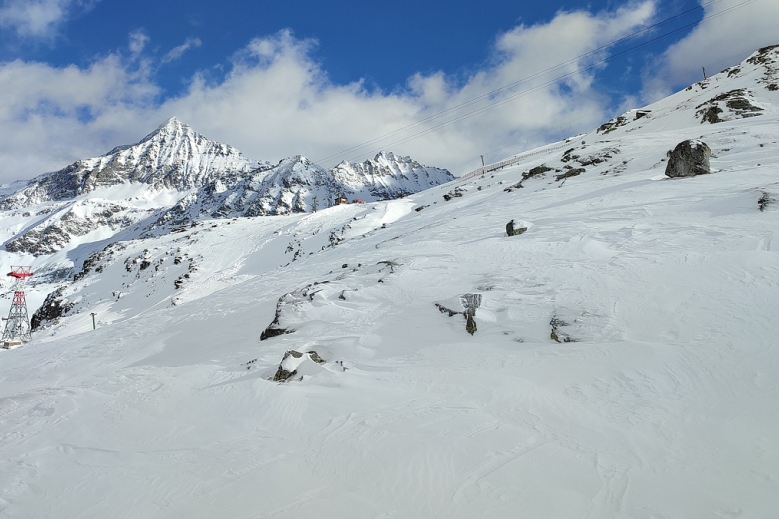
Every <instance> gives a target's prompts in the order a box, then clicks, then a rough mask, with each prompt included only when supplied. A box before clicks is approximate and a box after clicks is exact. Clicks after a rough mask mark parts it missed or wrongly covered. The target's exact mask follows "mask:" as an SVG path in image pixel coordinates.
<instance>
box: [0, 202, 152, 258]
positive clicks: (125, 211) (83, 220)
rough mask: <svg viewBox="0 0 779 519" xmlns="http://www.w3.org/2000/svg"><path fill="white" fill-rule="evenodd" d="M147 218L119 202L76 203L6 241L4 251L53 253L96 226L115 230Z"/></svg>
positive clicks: (143, 212) (34, 253)
mask: <svg viewBox="0 0 779 519" xmlns="http://www.w3.org/2000/svg"><path fill="white" fill-rule="evenodd" d="M148 215H149V211H144V210H140V209H137V208H133V207H129V206H127V205H125V204H122V203H118V204H115V203H111V202H108V201H105V200H102V201H101V200H85V201H78V202H75V203H73V204H71V205H70V206H69V207H68V209H66V210H65V211H59V212H57V213H55V214H54V215H53V216H51V217H49V218H46V219H45V220H43V222H41V223H40V224H38V225H36V226H34V227H32V228H30V229H28V230H27V231H26V232H24V233H23V234H21V235H18V236H17V237H15V238H14V239H12V240H10V241H8V242H7V243H6V244H5V249H6V250H7V251H8V252H17V253H29V254H32V255H34V256H41V255H45V254H54V253H55V252H57V251H58V250H61V249H62V248H64V247H65V246H66V245H67V244H68V243H70V241H71V240H72V239H73V238H74V237H79V236H85V235H86V234H89V233H90V232H92V231H94V230H96V229H98V228H100V227H107V228H109V229H111V230H112V231H117V230H120V229H123V228H125V227H128V226H130V225H132V224H134V223H136V222H137V221H139V220H141V219H142V218H144V217H145V216H148Z"/></svg>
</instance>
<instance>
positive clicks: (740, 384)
mask: <svg viewBox="0 0 779 519" xmlns="http://www.w3.org/2000/svg"><path fill="white" fill-rule="evenodd" d="M761 66H762V64H761ZM758 72H759V73H760V74H762V73H763V72H762V69H761V68H760V67H758V66H757V65H755V66H754V67H753V68H752V69H748V68H747V67H746V66H744V70H742V71H740V72H739V73H735V74H730V76H728V75H727V74H725V73H723V74H721V75H719V76H715V77H714V78H710V80H708V82H706V83H705V87H702V86H701V84H698V85H696V86H695V87H694V88H693V89H691V90H689V91H683V92H680V93H679V94H676V95H675V96H672V97H671V98H668V99H666V100H664V101H661V102H659V103H657V104H655V105H653V106H650V107H648V109H650V110H651V114H650V115H647V116H644V117H642V118H636V119H634V118H633V116H632V115H630V117H628V118H626V119H625V120H624V121H622V122H621V123H620V122H619V121H615V124H614V127H613V128H611V129H608V128H604V129H602V130H600V131H597V132H596V131H594V132H591V133H589V134H587V135H584V136H582V137H579V138H577V139H576V140H572V141H571V142H570V143H569V144H570V147H569V146H568V145H566V146H562V147H559V146H558V147H552V148H550V151H549V152H548V153H542V154H533V155H532V156H529V158H528V160H527V161H526V162H519V163H517V164H516V165H514V166H512V167H509V168H504V169H501V170H499V171H495V172H492V173H488V174H486V175H484V176H483V177H475V178H470V179H467V180H458V181H455V182H452V183H449V184H446V185H442V186H437V187H433V188H431V189H428V190H426V191H423V192H421V193H418V194H415V195H412V196H409V197H406V198H403V199H399V200H392V201H384V202H376V203H371V204H364V205H356V204H355V205H345V206H336V207H332V208H328V209H324V210H320V211H318V212H315V213H308V214H292V215H285V216H276V217H255V218H236V219H219V220H210V221H201V222H199V223H196V224H195V225H193V226H188V227H186V228H182V229H179V230H178V232H171V233H169V234H165V235H162V236H159V237H155V238H148V239H130V237H128V238H127V239H126V240H124V241H121V242H119V243H117V244H115V245H113V246H111V247H109V248H107V249H105V250H104V251H103V253H102V256H99V257H98V256H94V257H93V258H94V261H91V262H89V264H88V265H87V268H86V269H85V275H84V276H83V277H81V278H80V279H79V280H77V281H75V282H72V281H63V280H59V281H56V280H55V281H51V282H49V284H48V285H39V286H37V287H34V288H33V294H32V297H33V298H36V297H37V300H42V298H43V296H45V293H48V292H49V291H51V290H53V289H54V288H62V297H63V298H65V300H67V301H68V302H69V303H72V304H73V306H72V310H71V311H70V312H69V313H67V314H66V315H65V316H63V317H61V318H60V319H59V320H58V321H57V320H54V321H51V322H49V323H48V324H47V326H46V327H44V328H42V329H41V330H40V331H37V332H36V333H35V334H34V336H33V337H34V340H33V341H32V342H30V343H28V344H25V345H24V346H23V347H20V348H16V349H14V350H10V351H2V350H0V425H1V427H0V454H2V455H0V516H2V517H14V518H17V517H20V518H21V517H25V518H26V517H29V518H33V517H61V518H105V517H113V518H136V517H146V518H157V517H158V518H181V517H186V518H213V517H229V518H269V517H290V518H307V517H312V518H313V517H337V518H360V519H362V518H366V517H374V518H390V517H393V518H404V519H405V518H430V517H440V518H450V517H462V518H474V517H491V518H516V517H538V518H542V517H543V518H565V519H568V518H574V517H576V518H579V517H581V518H587V517H589V518H641V519H650V518H651V519H658V518H669V519H670V518H690V517H725V518H736V517H738V518H767V517H773V516H775V514H776V510H777V509H779V411H778V410H777V401H779V349H777V344H779V340H777V337H779V324H777V308H779V211H777V205H779V202H776V201H775V200H777V199H779V176H778V175H779V154H777V149H779V146H777V141H779V124H778V123H779V111H777V107H778V106H779V92H777V91H776V90H772V89H770V88H764V87H763V85H762V84H761V83H759V82H755V81H754V78H753V77H752V76H750V75H749V74H753V75H755V74H758ZM758 77H763V76H758ZM747 87H749V88H752V89H754V90H755V91H756V93H754V94H753V97H754V99H756V100H757V101H755V102H759V103H760V105H761V106H762V107H763V111H762V112H761V113H760V114H759V116H754V117H742V116H739V114H738V113H735V112H733V114H735V115H733V116H732V117H727V118H726V117H724V115H726V114H725V113H723V114H721V115H722V117H720V119H721V122H717V123H715V124H712V123H709V122H701V117H700V115H696V106H699V105H700V104H701V103H704V102H705V101H706V100H707V99H711V98H713V97H715V96H717V95H718V94H719V93H720V92H721V91H730V90H733V89H736V88H747ZM723 106H725V105H724V104H723ZM628 114H630V113H628ZM628 119H630V120H628ZM691 138H696V139H700V140H701V141H703V142H705V143H706V144H707V145H709V146H710V147H711V149H712V157H711V167H712V173H711V174H708V175H701V176H697V177H693V178H683V179H667V178H664V176H663V171H664V170H665V165H666V162H665V160H666V152H667V151H668V150H670V149H672V148H673V147H674V146H675V145H676V144H678V143H679V142H680V141H682V140H685V139H691ZM563 144H565V143H563ZM566 148H568V149H566ZM539 166H544V168H547V169H544V168H539ZM534 171H535V173H533V172H534ZM523 178H524V180H523ZM520 182H521V184H522V185H521V187H517V185H518V184H519V183H520ZM444 195H447V198H448V200H446V199H445V198H444ZM761 200H763V201H764V203H761V202H760V201H761ZM512 219H513V220H515V223H521V224H522V225H523V226H526V227H528V230H527V231H526V232H525V233H524V234H521V235H518V236H511V237H509V236H507V235H506V233H505V225H506V223H507V222H508V221H510V220H512ZM105 245H108V244H105ZM97 250H100V249H99V248H94V247H93V248H92V249H90V250H89V251H85V253H86V252H89V253H92V252H93V251H97ZM74 251H77V249H75V250H74ZM74 251H71V252H70V254H71V255H73V254H76V252H74ZM84 259H85V257H81V260H80V262H81V263H83V261H84ZM3 261H10V260H9V259H7V258H5V259H3ZM37 261H41V262H44V261H61V258H60V259H57V256H56V254H55V255H54V256H52V257H51V259H50V260H44V259H42V258H39V259H38V260H37ZM78 264H80V263H78ZM40 266H42V267H43V266H45V265H44V263H41V265H40ZM177 287H178V288H177ZM36 291H41V292H43V295H40V294H39V295H36ZM466 294H480V295H481V303H480V305H479V307H478V308H477V309H476V313H475V323H476V327H477V329H476V330H475V332H474V333H473V334H471V333H469V332H468V331H466V318H465V316H464V315H463V314H462V313H457V312H460V311H461V310H462V308H461V307H460V306H458V302H462V301H464V300H465V299H466V298H464V295H466ZM436 304H438V306H436ZM452 307H455V308H452ZM447 309H448V310H449V311H447ZM91 312H96V313H97V329H96V330H92V322H91V317H90V313H91ZM272 322H275V323H276V325H275V328H274V327H272V326H269V325H271V323H272ZM266 328H268V329H271V328H274V329H275V330H276V332H278V334H276V335H274V336H271V337H269V338H267V339H266V340H260V336H261V334H262V333H263V331H265V330H266ZM281 330H284V331H286V333H283V332H282V331H281ZM288 351H295V352H296V354H295V355H289V356H287V359H285V360H284V361H283V362H282V359H283V358H284V355H285V353H286V352H288ZM312 351H315V352H317V356H318V357H319V358H321V360H323V361H324V362H323V363H319V362H318V361H317V360H316V359H317V357H315V356H314V355H313V354H309V353H308V352H312ZM301 354H302V355H301ZM280 364H282V365H281V366H280ZM280 368H282V369H283V370H285V371H286V372H287V373H293V372H294V374H293V375H291V376H290V377H289V378H286V382H274V381H272V380H271V379H272V378H274V376H276V375H277V374H278V373H279V372H280V371H281V370H280Z"/></svg>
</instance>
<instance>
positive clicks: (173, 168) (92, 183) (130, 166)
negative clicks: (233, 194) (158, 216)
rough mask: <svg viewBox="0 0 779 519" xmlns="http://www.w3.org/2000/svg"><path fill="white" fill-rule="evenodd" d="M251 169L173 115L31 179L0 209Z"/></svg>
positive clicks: (193, 183)
mask: <svg viewBox="0 0 779 519" xmlns="http://www.w3.org/2000/svg"><path fill="white" fill-rule="evenodd" d="M257 166H258V164H257V163H256V162H252V161H250V160H249V159H247V158H245V157H244V156H243V155H241V152H240V151H238V150H237V149H235V148H233V147H232V146H229V145H227V144H221V143H218V142H213V141H210V140H208V139H206V138H205V137H203V136H202V135H200V134H199V133H197V132H195V131H194V130H193V129H192V128H190V127H189V126H187V125H186V124H183V123H181V122H180V121H179V120H177V119H176V118H175V117H174V118H171V119H169V120H168V121H166V122H165V124H163V125H162V126H160V127H159V128H157V130H155V131H154V132H152V133H151V134H149V135H147V136H146V137H145V138H144V139H142V140H141V141H140V142H138V143H137V144H133V145H129V146H119V147H117V148H114V149H113V150H111V151H110V152H108V153H107V154H105V155H103V156H102V157H96V158H93V159H86V160H79V161H77V162H75V163H73V164H71V165H70V166H68V167H66V168H64V169H62V170H60V171H57V172H55V173H50V174H47V175H43V176H40V177H37V178H35V179H33V180H31V181H30V183H29V184H28V185H27V187H26V188H25V189H23V190H22V191H20V192H17V193H14V194H12V195H10V196H8V197H6V198H5V199H3V200H0V210H8V209H15V208H19V207H25V206H28V205H33V204H38V203H41V202H46V201H51V200H67V199H71V198H74V197H77V196H79V195H82V194H85V193H90V192H92V191H94V190H95V189H97V188H99V187H101V186H111V185H116V184H122V183H126V182H135V183H143V184H148V185H149V186H150V187H152V188H154V189H163V188H169V189H178V190H186V189H191V188H195V187H200V186H202V185H204V184H206V183H207V182H209V181H211V180H215V179H219V178H222V177H227V178H228V179H229V178H235V177H237V176H240V175H241V174H243V173H246V172H248V171H251V170H253V169H255V168H257Z"/></svg>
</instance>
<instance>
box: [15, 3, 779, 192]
mask: <svg viewBox="0 0 779 519" xmlns="http://www.w3.org/2000/svg"><path fill="white" fill-rule="evenodd" d="M777 19H779V2H777V1H776V0H714V1H712V0H709V1H704V2H703V3H698V2H696V1H694V0H644V1H637V2H631V3H625V2H604V1H595V2H588V3H584V2H576V1H569V2H560V3H549V4H542V3H538V2H527V3H524V2H505V1H489V0H485V1H481V2H466V1H462V0H449V1H446V2H444V1H427V2H419V1H410V0H396V1H394V2H364V1H362V2H357V1H351V0H350V1H341V2H337V3H322V2H306V1H300V0H288V1H285V2H274V3H265V2H242V1H241V2H237V1H234V2H223V3H220V4H219V5H217V4H215V3H213V2H203V1H197V0H196V1H189V2H179V1H176V2H171V1H156V2H151V1H148V0H136V1H134V2H119V1H115V0H114V1H111V0H2V3H0V90H1V91H2V92H3V94H2V98H0V158H2V159H3V160H2V162H0V181H3V182H7V181H10V180H13V179H17V178H30V177H32V176H35V175H37V174H40V173H42V172H45V171H50V170H53V169H58V168H61V167H64V166H65V165H67V164H69V163H71V162H73V161H74V160H77V159H79V158H86V157H90V156H95V155H99V154H101V153H104V152H106V151H107V150H109V149H110V148H112V147H114V146H115V145H118V144H124V143H130V142H135V141H137V140H139V139H140V138H142V137H143V136H144V135H145V134H147V133H149V132H150V131H152V130H153V129H154V128H155V127H156V126H158V125H159V124H161V123H162V122H163V121H164V120H165V119H167V118H168V117H170V116H176V117H178V118H179V119H181V120H182V121H184V122H186V123H188V124H190V125H191V126H193V127H194V128H195V129H196V130H198V131H200V132H201V133H203V134H204V135H206V136H207V137H209V138H211V139H214V140H219V141H222V142H228V143H230V144H233V145H235V146H237V147H238V148H239V149H241V150H242V151H243V152H244V154H246V155H247V156H249V157H251V158H255V159H258V160H269V161H277V160H279V159H281V158H283V157H286V156H289V155H293V154H305V155H306V156H308V157H310V158H312V159H314V160H321V161H322V165H325V166H332V165H333V164H335V163H337V162H338V161H340V160H342V159H349V160H357V159H359V160H363V159H365V158H366V157H368V156H371V155H372V154H375V153H376V152H377V151H378V150H379V149H389V150H391V151H395V152H397V153H401V154H407V155H411V156H413V157H414V158H417V159H418V160H420V161H422V162H425V163H428V164H431V165H436V166H442V167H448V168H450V169H451V170H452V171H453V172H455V173H456V174H459V173H462V172H464V171H467V170H468V169H470V168H472V167H474V166H475V165H476V163H477V162H478V160H479V159H478V157H479V155H480V154H485V155H487V159H488V160H490V159H491V160H499V159H501V158H503V157H505V156H506V155H509V154H512V153H516V152H519V151H522V150H523V149H527V148H529V147H533V146H537V145H539V144H543V143H545V142H548V141H550V140H555V139H559V138H563V137H565V136H567V135H570V134H574V133H577V132H580V131H586V130H589V129H591V128H592V127H593V126H594V125H596V124H599V123H600V122H602V121H603V120H604V119H607V118H609V117H611V116H612V115H614V114H615V113H618V112H621V111H622V110H625V109H628V108H633V107H636V106H641V105H642V104H646V103H648V102H651V101H654V100H656V99H658V98H660V97H662V96H664V95H667V94H669V93H671V92H673V91H675V90H677V89H679V88H680V87H684V86H686V85H687V84H689V83H690V82H692V81H696V80H698V79H700V75H701V67H702V66H706V67H707V70H708V71H710V72H717V71H719V70H721V69H722V68H725V67H727V66H729V65H731V64H734V63H736V62H738V61H740V60H741V59H743V58H744V57H745V56H747V55H748V54H749V53H751V52H752V51H753V50H755V49H756V48H757V47H760V46H763V45H768V44H773V43H779V41H775V40H779V33H777V31H776V26H775V21H776V20H777ZM668 33H671V34H670V35H669V36H664V35H666V34H668ZM655 39H656V41H652V40H655ZM615 41H617V42H618V43H616V44H612V43H613V42H615ZM514 83H517V84H516V85H515V86H514V87H513V88H510V89H503V87H505V86H506V85H511V84H514ZM496 89H498V92H495V90H496ZM473 99H477V102H475V103H471V102H470V101H471V100H473ZM463 103H468V104H467V105H466V106H461V105H463ZM493 105H497V106H496V107H493V108H490V107H491V106H493ZM474 110H476V111H477V113H473V114H471V112H472V111H474ZM441 112H445V113H444V115H442V116H436V115H437V114H440V113H441ZM400 128H406V129H405V130H402V131H399V132H396V133H392V134H391V135H388V136H386V135H387V134H389V133H391V132H395V131H396V130H398V129H400ZM382 136H386V137H383V138H382ZM374 139H375V141H374V142H370V143H369V144H367V145H365V146H363V147H360V148H356V149H353V150H350V148H352V147H354V146H357V145H360V144H361V143H365V142H366V141H371V140H374ZM347 150H348V151H347Z"/></svg>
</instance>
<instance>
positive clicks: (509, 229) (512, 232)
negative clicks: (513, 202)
mask: <svg viewBox="0 0 779 519" xmlns="http://www.w3.org/2000/svg"><path fill="white" fill-rule="evenodd" d="M525 231H527V227H514V220H511V221H510V222H509V223H507V224H506V234H508V235H509V236H519V235H520V234H522V233H523V232H525Z"/></svg>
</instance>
